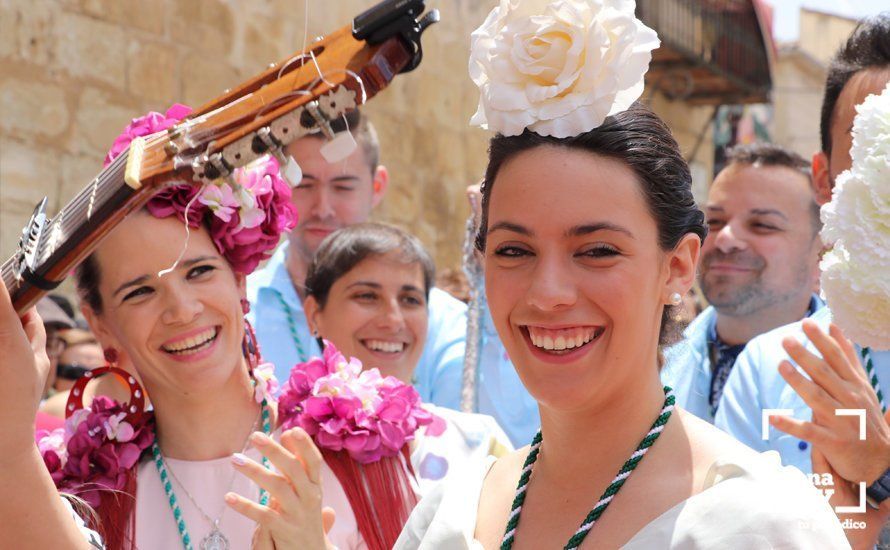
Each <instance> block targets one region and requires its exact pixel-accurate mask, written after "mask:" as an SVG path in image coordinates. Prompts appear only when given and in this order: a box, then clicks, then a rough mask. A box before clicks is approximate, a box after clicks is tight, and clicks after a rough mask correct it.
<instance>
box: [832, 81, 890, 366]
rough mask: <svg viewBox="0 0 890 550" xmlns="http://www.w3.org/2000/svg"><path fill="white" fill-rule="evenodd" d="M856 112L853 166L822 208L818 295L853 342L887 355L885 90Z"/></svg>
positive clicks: (889, 185) (889, 257)
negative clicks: (824, 246)
mask: <svg viewBox="0 0 890 550" xmlns="http://www.w3.org/2000/svg"><path fill="white" fill-rule="evenodd" d="M856 110H857V115H856V119H855V120H854V122H853V148H852V149H851V151H850V154H851V156H852V158H853V165H852V166H851V167H850V169H849V170H847V171H846V172H844V173H842V174H841V175H839V176H838V178H837V182H836V185H835V188H834V191H833V196H832V198H831V202H829V203H828V204H826V205H824V206H823V207H822V222H823V224H824V227H823V228H822V240H823V241H825V243H826V244H828V245H831V246H832V249H831V250H830V251H829V252H828V253H826V254H825V256H823V258H822V262H821V263H820V265H819V267H820V268H821V269H822V292H823V294H824V295H825V298H826V300H827V301H828V304H829V306H831V311H832V314H833V316H834V318H835V320H836V322H837V323H838V324H839V325H840V326H841V327H843V329H844V330H845V331H846V332H847V335H848V336H849V337H850V338H851V339H852V340H853V341H855V342H856V343H857V344H859V345H862V346H869V347H872V348H876V349H890V277H888V273H890V85H888V86H887V88H885V89H884V91H883V93H881V94H880V95H871V96H869V97H867V98H866V99H865V101H864V102H863V103H862V105H859V106H858V107H857V108H856Z"/></svg>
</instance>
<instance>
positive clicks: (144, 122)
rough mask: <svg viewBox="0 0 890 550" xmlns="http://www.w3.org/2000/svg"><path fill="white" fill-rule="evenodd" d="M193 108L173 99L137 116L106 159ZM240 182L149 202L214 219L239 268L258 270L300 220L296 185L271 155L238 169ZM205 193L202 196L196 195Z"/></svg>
mask: <svg viewBox="0 0 890 550" xmlns="http://www.w3.org/2000/svg"><path fill="white" fill-rule="evenodd" d="M190 112H191V109H190V108H189V107H186V106H185V105H179V104H177V105H173V106H172V107H170V109H168V110H167V112H166V113H165V114H161V113H155V112H151V113H148V114H147V115H145V116H143V117H140V118H136V119H133V120H132V121H131V123H130V124H129V125H128V126H127V127H126V128H125V129H124V132H123V133H122V134H121V135H120V136H118V138H117V139H116V140H115V141H114V144H113V145H112V147H111V150H109V151H108V155H106V158H105V165H106V166H107V165H108V164H109V163H111V162H112V161H113V160H114V158H115V157H117V156H118V155H120V154H121V153H122V152H123V151H124V150H125V149H126V148H127V147H128V146H129V145H130V142H131V141H133V138H135V137H139V136H145V135H149V134H153V133H155V132H159V131H162V130H166V129H168V128H170V127H172V126H174V125H175V124H176V123H178V122H179V121H180V120H181V119H182V118H184V117H185V116H187V115H188V114H189V113H190ZM233 177H234V180H235V182H236V187H235V188H234V189H233V188H232V187H231V186H229V184H227V183H212V184H207V185H205V186H204V187H203V190H202V188H201V186H199V185H197V184H194V185H177V186H172V187H168V188H166V189H164V190H162V191H161V192H160V193H157V194H156V195H155V196H154V197H152V198H151V200H149V202H148V204H147V205H146V208H147V209H148V211H149V212H150V213H151V214H152V215H153V216H155V217H158V218H166V217H168V216H173V215H175V216H177V217H179V219H181V220H184V219H185V212H186V206H187V205H188V204H189V203H191V206H190V207H189V208H188V221H189V225H190V226H191V227H198V226H199V225H200V224H201V223H203V222H205V221H206V222H209V229H210V236H211V238H212V239H213V242H214V244H215V245H216V248H217V250H219V252H220V254H222V255H223V256H224V257H225V258H226V259H227V260H228V261H229V263H230V264H231V266H232V268H233V269H234V270H235V271H237V272H238V273H243V274H249V273H252V272H253V271H254V270H255V269H256V267H257V266H258V265H259V264H260V262H262V261H263V260H265V259H267V258H268V257H269V256H271V254H272V250H273V249H274V248H275V247H276V246H277V245H278V241H279V240H280V238H281V234H282V233H283V232H285V231H290V230H291V229H293V228H294V227H295V226H296V224H297V211H296V208H294V206H293V205H292V204H291V202H290V198H291V190H290V186H289V185H288V184H287V182H285V181H284V179H283V178H282V177H281V175H280V174H279V171H278V162H277V161H276V160H275V158H274V157H271V156H267V157H263V158H261V159H259V160H257V161H255V162H254V163H253V164H252V165H249V166H245V167H243V168H239V169H237V170H235V172H234V174H233ZM199 193H200V196H199V197H197V199H196V200H194V201H192V199H195V198H196V196H197V195H198V194H199Z"/></svg>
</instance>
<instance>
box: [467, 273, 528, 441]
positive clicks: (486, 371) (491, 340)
mask: <svg viewBox="0 0 890 550" xmlns="http://www.w3.org/2000/svg"><path fill="white" fill-rule="evenodd" d="M479 284H480V285H481V284H482V283H481V282H480V283H479ZM482 296H483V299H482V303H481V311H480V316H479V317H480V331H479V332H480V335H479V357H478V361H479V367H478V369H477V371H476V403H475V405H474V409H473V410H474V411H475V412H480V413H483V414H488V415H491V416H493V417H494V418H495V420H497V421H498V424H500V425H501V427H502V428H503V429H504V431H505V432H506V433H507V436H508V437H509V438H510V441H511V442H512V443H513V445H514V446H515V447H516V448H519V447H523V446H525V445H528V444H530V443H531V441H532V439H533V438H534V437H535V434H536V433H537V432H538V429H539V428H540V427H541V417H540V416H539V414H538V402H537V401H535V399H534V398H533V397H532V396H531V394H529V393H528V390H526V389H525V386H523V385H522V381H520V380H519V375H518V374H516V369H515V368H514V367H513V363H512V362H511V361H510V357H509V356H507V351H506V350H505V349H504V345H503V344H502V343H501V339H500V338H499V337H498V333H497V331H496V330H495V328H494V321H492V319H491V312H490V311H489V310H488V303H487V302H486V301H485V298H484V296H485V294H484V292H483V293H482Z"/></svg>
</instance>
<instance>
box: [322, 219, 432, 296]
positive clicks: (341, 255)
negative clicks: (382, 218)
mask: <svg viewBox="0 0 890 550" xmlns="http://www.w3.org/2000/svg"><path fill="white" fill-rule="evenodd" d="M391 252H397V253H398V254H397V258H398V260H399V261H400V262H403V263H406V264H420V267H421V269H422V270H423V286H424V292H425V293H426V297H427V298H429V295H430V288H431V287H432V285H433V279H434V278H435V276H436V268H435V265H434V264H433V259H432V258H431V257H430V255H429V252H427V251H426V249H425V248H424V247H423V244H421V242H420V240H419V239H418V238H417V237H415V236H414V235H411V234H410V233H408V232H406V231H403V230H401V229H399V228H398V227H395V226H392V225H388V224H384V223H360V224H356V225H350V226H348V227H345V228H343V229H340V230H338V231H336V232H334V233H332V234H331V235H329V236H328V237H327V238H326V239H325V240H324V241H323V242H322V243H321V246H320V247H319V248H318V251H317V252H316V253H315V257H314V258H313V259H312V263H311V264H309V270H308V272H307V274H306V294H307V295H308V296H312V297H313V298H315V300H316V301H317V302H318V305H319V306H321V307H322V308H324V307H325V304H326V303H327V301H328V294H329V293H330V291H331V287H332V286H334V283H336V282H337V280H339V279H340V278H341V277H343V276H344V275H346V274H347V273H349V272H350V271H352V269H353V268H354V267H355V266H357V265H358V264H359V263H360V262H361V261H362V260H364V259H365V258H368V257H370V256H383V255H385V254H389V253H391Z"/></svg>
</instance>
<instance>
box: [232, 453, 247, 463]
mask: <svg viewBox="0 0 890 550" xmlns="http://www.w3.org/2000/svg"><path fill="white" fill-rule="evenodd" d="M247 461H248V458H247V457H246V456H245V455H243V454H241V453H233V454H232V462H234V463H235V464H237V465H238V466H244V465H245V464H247Z"/></svg>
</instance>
